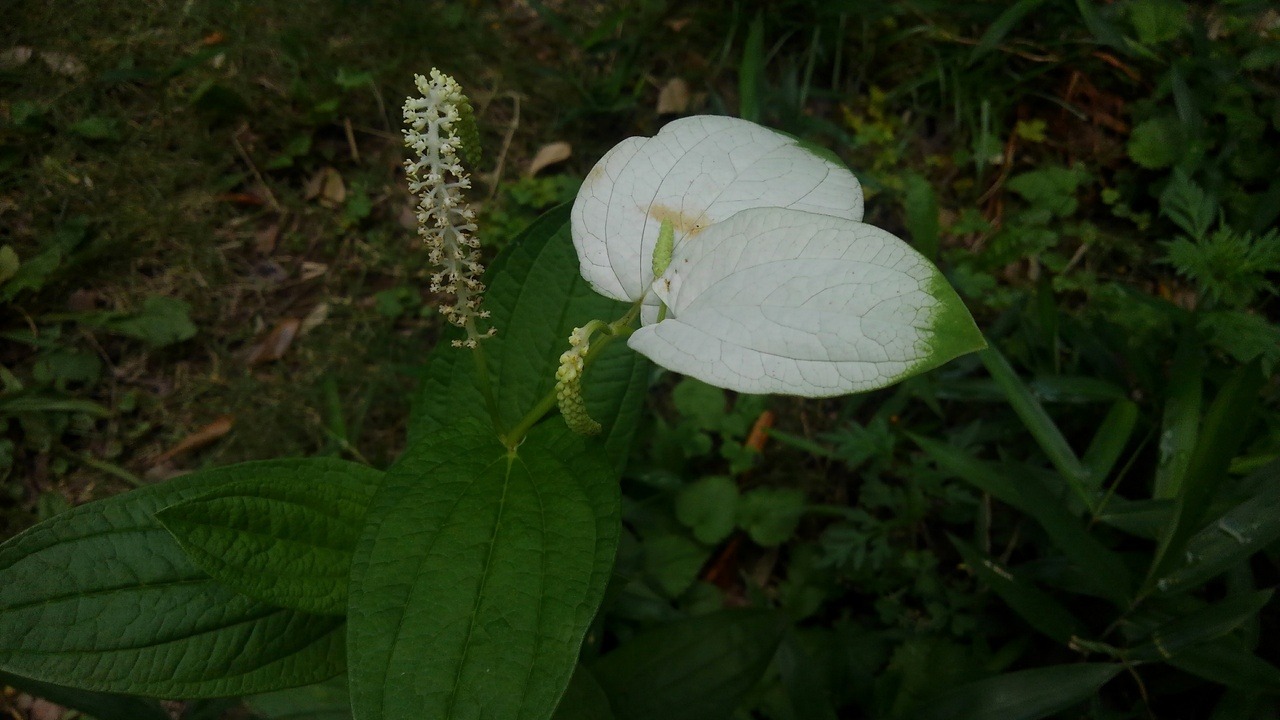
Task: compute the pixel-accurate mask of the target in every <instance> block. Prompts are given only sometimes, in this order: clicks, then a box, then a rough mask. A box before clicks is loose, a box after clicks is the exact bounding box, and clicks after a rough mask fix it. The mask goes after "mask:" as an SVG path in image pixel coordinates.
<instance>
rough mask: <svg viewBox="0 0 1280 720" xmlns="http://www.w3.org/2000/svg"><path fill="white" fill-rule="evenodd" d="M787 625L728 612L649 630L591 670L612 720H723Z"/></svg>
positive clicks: (771, 617) (763, 614)
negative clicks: (610, 711) (603, 693)
mask: <svg viewBox="0 0 1280 720" xmlns="http://www.w3.org/2000/svg"><path fill="white" fill-rule="evenodd" d="M784 628H785V623H784V622H783V619H782V617H781V616H779V615H778V614H777V613H774V612H770V611H766V610H726V611H721V612H717V613H713V614H711V615H704V616H702V617H696V618H690V619H688V620H682V621H680V622H676V623H672V624H670V625H667V626H664V627H659V628H656V629H654V630H650V631H649V632H647V633H644V634H642V635H639V636H637V637H635V638H633V639H631V640H630V641H628V642H626V643H624V644H623V645H622V646H621V647H620V648H618V649H617V650H614V651H613V652H611V653H609V654H608V655H605V656H604V657H603V658H601V659H600V660H599V661H598V662H596V663H595V664H593V665H592V666H591V669H592V671H593V672H594V673H595V676H596V679H597V680H598V681H599V682H600V686H601V687H603V688H604V690H605V692H606V694H608V696H609V700H610V704H611V705H612V706H613V711H614V715H615V716H616V717H617V718H618V720H653V719H654V718H662V720H722V719H724V718H728V717H729V715H730V714H731V713H732V712H733V711H734V709H735V708H736V707H737V706H738V703H739V702H741V701H742V698H743V697H744V696H745V695H746V694H747V692H748V691H749V690H750V689H751V688H752V687H754V686H755V684H756V683H757V682H758V681H759V679H760V676H761V674H763V673H764V670H765V668H766V667H767V666H768V664H769V660H770V659H771V658H772V657H773V654H774V651H775V650H776V649H777V647H778V643H779V642H781V640H782V632H783V629H784Z"/></svg>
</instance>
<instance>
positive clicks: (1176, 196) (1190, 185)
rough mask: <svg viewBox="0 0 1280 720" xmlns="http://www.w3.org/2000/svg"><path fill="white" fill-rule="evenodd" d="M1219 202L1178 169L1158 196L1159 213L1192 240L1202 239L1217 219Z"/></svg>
mask: <svg viewBox="0 0 1280 720" xmlns="http://www.w3.org/2000/svg"><path fill="white" fill-rule="evenodd" d="M1218 212H1219V206H1218V201H1217V200H1216V199H1215V198H1214V197H1213V196H1212V195H1210V194H1209V193H1207V192H1205V191H1204V189H1203V188H1201V187H1200V186H1199V185H1197V184H1196V183H1195V181H1193V180H1192V179H1191V176H1190V175H1188V174H1187V172H1186V171H1185V170H1182V169H1177V170H1174V172H1173V177H1172V178H1171V179H1170V180H1169V184H1168V185H1166V186H1165V188H1164V192H1162V193H1160V214H1161V215H1164V216H1166V217H1168V218H1169V219H1170V220H1172V221H1173V222H1174V224H1175V225H1177V226H1178V227H1180V228H1182V231H1183V232H1185V233H1186V234H1187V235H1190V236H1191V239H1193V240H1197V241H1198V240H1201V239H1203V238H1204V237H1205V236H1206V235H1208V234H1209V229H1210V228H1212V227H1213V224H1214V223H1215V222H1216V221H1217V220H1218Z"/></svg>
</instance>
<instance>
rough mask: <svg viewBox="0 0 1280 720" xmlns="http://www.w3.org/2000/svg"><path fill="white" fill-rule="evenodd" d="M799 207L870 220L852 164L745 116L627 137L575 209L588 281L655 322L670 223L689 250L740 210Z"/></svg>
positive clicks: (576, 237)
mask: <svg viewBox="0 0 1280 720" xmlns="http://www.w3.org/2000/svg"><path fill="white" fill-rule="evenodd" d="M759 207H777V208H793V209H796V210H803V211H807V212H814V213H823V214H826V215H833V216H836V217H841V218H845V219H847V220H855V221H856V220H861V219H862V188H861V186H860V185H859V184H858V180H857V178H855V177H854V176H853V173H850V172H849V170H848V169H846V168H845V167H844V166H843V165H840V164H839V163H837V162H834V161H833V160H831V159H828V158H826V157H822V156H820V155H818V154H816V153H815V152H814V151H812V150H810V149H807V148H805V147H804V146H802V145H801V144H800V142H799V141H797V140H796V139H795V138H792V137H790V136H788V135H784V134H782V133H779V132H776V131H773V130H770V129H768V128H765V127H761V126H760V125H756V124H755V123H752V122H748V121H746V120H739V119H737V118H730V117H719V116H710V115H704V116H695V117H688V118H682V119H680V120H675V121H673V122H671V123H668V124H667V125H666V126H665V127H663V128H662V130H661V131H660V132H659V133H658V134H657V135H655V136H654V137H651V138H639V137H633V138H628V139H626V140H623V141H622V142H621V143H619V144H618V145H616V146H615V147H614V148H613V149H612V150H610V151H609V152H608V153H606V154H605V156H604V157H603V158H601V159H600V162H598V163H596V166H595V167H594V168H593V169H592V170H591V172H590V173H589V174H588V175H587V179H586V180H585V181H584V182H583V184H582V189H581V190H579V192H578V197H577V200H576V201H575V202H574V205H573V216H572V226H573V244H574V246H575V247H576V248H577V251H578V259H579V261H580V262H581V267H582V276H583V277H584V278H586V279H587V282H589V283H591V287H593V288H595V290H596V291H597V292H599V293H600V294H602V295H605V296H607V297H610V298H613V299H615V300H626V301H631V302H634V301H636V300H639V299H640V298H642V297H644V296H645V295H646V294H648V295H649V298H648V299H647V300H646V302H647V303H648V305H647V306H646V313H645V321H646V322H650V321H652V319H653V318H654V316H656V310H657V302H656V300H653V299H652V294H651V293H649V292H648V291H649V287H650V285H651V284H652V282H653V277H654V274H653V267H652V261H653V249H654V246H655V244H656V243H657V241H658V233H659V229H660V228H661V227H662V224H663V222H664V221H666V222H668V223H670V226H671V228H672V230H673V231H674V244H675V249H676V253H677V254H678V253H679V250H680V247H681V246H682V245H683V244H684V243H685V242H686V241H690V240H691V239H693V238H696V237H697V236H698V235H700V234H701V233H702V232H703V231H705V230H707V228H709V227H710V226H712V225H713V224H715V223H718V222H721V221H722V220H726V219H728V218H729V217H731V216H733V215H734V214H735V213H737V212H739V211H740V210H745V209H747V208H759Z"/></svg>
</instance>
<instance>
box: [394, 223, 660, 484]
mask: <svg viewBox="0 0 1280 720" xmlns="http://www.w3.org/2000/svg"><path fill="white" fill-rule="evenodd" d="M568 216H569V206H568V205H561V206H559V207H557V208H555V209H553V210H549V211H547V213H546V214H544V215H543V216H542V217H541V218H539V219H538V220H537V221H535V222H534V223H533V224H532V225H530V226H529V228H528V229H527V230H525V231H524V232H523V233H521V235H520V236H519V237H518V238H516V240H515V241H514V242H513V244H512V246H511V247H510V249H509V250H508V251H507V252H505V253H503V254H502V255H501V256H499V258H498V259H497V260H495V261H494V263H493V264H492V265H491V266H490V268H489V273H488V275H486V283H487V284H488V285H489V292H488V293H487V294H486V296H485V297H486V299H485V305H486V307H487V308H488V309H489V310H490V311H491V313H492V315H491V316H490V318H489V320H490V322H491V323H492V325H493V327H495V328H498V334H497V335H496V336H494V337H492V338H490V339H488V340H486V341H485V344H484V350H485V355H486V357H487V358H488V361H489V367H490V368H491V371H492V378H493V383H494V394H495V396H496V397H497V402H498V410H499V413H500V415H501V416H502V418H503V421H504V423H506V425H507V426H508V427H511V426H513V425H514V424H515V423H516V422H518V421H519V420H520V418H521V417H522V416H523V415H524V413H526V412H528V410H529V409H530V408H532V407H533V406H534V405H535V404H537V402H538V400H539V399H541V398H542V397H543V396H544V395H546V394H547V393H548V392H550V391H551V390H552V389H553V388H554V387H555V372H556V367H557V365H558V361H559V356H560V353H561V352H562V350H564V349H567V348H568V347H569V344H568V343H569V333H570V332H572V331H573V329H574V328H575V327H579V326H582V325H585V324H586V323H587V322H588V321H590V320H592V319H603V320H612V319H615V318H619V317H621V316H622V315H623V314H624V313H625V312H626V309H627V308H626V306H625V305H622V304H621V303H617V302H614V301H612V300H609V299H607V298H604V297H601V296H600V295H598V294H596V293H595V292H592V290H591V288H590V287H588V286H587V283H586V281H584V280H583V279H582V277H581V276H580V275H579V274H578V260H577V256H576V255H575V254H574V250H573V243H572V240H571V239H570V237H569V227H568ZM443 345H444V344H443V343H442V347H441V348H440V349H439V351H437V352H436V353H435V354H434V355H433V356H432V358H431V361H430V363H429V364H428V366H427V369H426V372H425V374H424V376H423V380H422V384H421V386H420V388H419V391H418V395H417V398H416V401H415V402H414V406H413V414H412V416H411V417H410V420H409V437H410V439H411V440H412V439H417V438H421V437H424V436H425V435H426V434H427V433H430V432H433V431H434V430H437V429H439V428H441V427H444V426H445V425H448V424H450V423H452V422H455V421H457V420H459V419H461V418H464V417H471V418H475V419H477V420H482V421H485V422H487V421H488V415H487V413H486V412H485V404H484V399H483V397H482V396H481V394H480V391H479V389H478V388H477V386H476V382H475V372H474V366H473V363H472V358H471V357H470V354H469V353H466V352H464V351H461V350H455V349H453V348H449V347H447V346H443ZM648 374H649V363H648V361H647V360H645V359H644V358H643V357H640V356H639V355H637V354H636V353H634V352H632V351H630V350H628V349H627V348H626V346H625V345H623V343H620V342H615V343H613V345H612V346H610V347H607V348H605V350H604V352H602V353H601V354H600V356H599V357H597V358H596V359H594V360H592V362H591V367H590V368H589V369H588V370H587V372H586V375H585V377H584V381H583V396H584V398H585V400H586V404H587V411H588V412H589V413H590V414H591V417H592V418H593V419H595V420H596V421H597V422H599V423H601V424H602V425H603V426H604V433H603V434H602V435H601V436H599V437H598V438H596V439H593V440H591V441H590V442H591V443H592V444H603V446H604V447H605V448H606V451H607V452H608V454H609V457H610V458H611V459H613V461H614V463H615V467H617V468H618V470H619V471H621V467H622V464H623V463H624V462H625V461H626V458H627V454H628V452H629V450H630V447H631V438H632V436H633V435H634V433H635V429H636V425H637V423H638V422H639V419H640V408H641V404H642V403H643V401H644V397H645V394H646V391H647V389H648ZM553 421H554V422H557V423H559V422H560V420H559V419H553Z"/></svg>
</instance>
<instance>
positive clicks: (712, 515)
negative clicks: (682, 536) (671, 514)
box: [676, 475, 738, 545]
mask: <svg viewBox="0 0 1280 720" xmlns="http://www.w3.org/2000/svg"><path fill="white" fill-rule="evenodd" d="M737 508H738V486H737V485H735V484H734V482H733V480H731V479H729V478H727V477H725V476H723V475H713V476H711V477H705V478H702V479H701V480H697V481H695V482H693V483H691V484H689V485H686V486H685V487H682V488H680V491H679V492H678V493H676V519H678V520H679V521H680V522H681V523H683V524H684V526H685V527H687V528H689V529H691V530H693V536H694V537H696V538H698V541H699V542H704V543H707V544H708V545H713V544H715V543H718V542H720V541H721V540H723V539H725V538H726V537H729V533H731V532H733V528H734V523H735V518H736V513H737Z"/></svg>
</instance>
